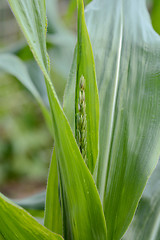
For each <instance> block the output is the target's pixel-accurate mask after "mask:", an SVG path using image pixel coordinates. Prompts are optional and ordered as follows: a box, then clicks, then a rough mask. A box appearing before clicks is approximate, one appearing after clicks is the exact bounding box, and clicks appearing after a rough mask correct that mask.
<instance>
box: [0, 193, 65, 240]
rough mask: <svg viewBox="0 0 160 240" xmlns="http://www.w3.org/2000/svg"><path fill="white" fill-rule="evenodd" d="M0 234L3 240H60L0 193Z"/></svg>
mask: <svg viewBox="0 0 160 240" xmlns="http://www.w3.org/2000/svg"><path fill="white" fill-rule="evenodd" d="M0 215H1V217H0V234H1V235H2V236H3V238H2V239H5V240H11V239H12V240H17V239H22V240H25V239H26V240H29V239H31V240H34V239H35V240H36V239H37V240H40V239H43V240H45V239H46V240H49V239H53V240H56V239H57V240H58V239H59V240H60V239H62V237H60V236H59V235H57V234H54V233H52V232H50V231H49V230H47V228H45V227H43V226H42V225H40V224H39V223H38V222H37V221H36V220H35V219H34V218H32V216H31V215H30V214H29V213H27V212H26V211H25V210H23V209H22V208H20V207H18V206H16V205H15V204H13V203H12V202H11V201H10V200H8V199H7V198H5V197H4V196H3V195H2V194H1V193H0Z"/></svg>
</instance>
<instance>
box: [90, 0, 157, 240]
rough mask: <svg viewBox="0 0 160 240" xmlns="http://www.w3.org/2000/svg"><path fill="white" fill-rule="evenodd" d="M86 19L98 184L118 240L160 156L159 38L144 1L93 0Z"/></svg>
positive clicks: (109, 224)
mask: <svg viewBox="0 0 160 240" xmlns="http://www.w3.org/2000/svg"><path fill="white" fill-rule="evenodd" d="M86 18H87V20H86V21H87V26H88V30H89V35H90V38H91V43H92V46H93V52H94V56H95V62H96V73H97V81H98V88H99V97H100V135H99V137H100V143H99V146H100V151H99V162H98V170H97V173H96V174H97V178H96V182H97V186H98V189H99V192H100V196H101V201H102V203H103V208H104V213H105V217H106V224H107V228H108V239H109V240H110V239H114V240H118V239H120V238H121V237H122V235H123V233H124V232H125V230H126V229H127V227H128V225H129V223H130V221H131V219H132V217H133V214H134V212H135V209H136V206H137V204H138V201H139V198H140V196H141V194H142V191H143V189H144V187H145V184H146V182H147V179H148V177H149V176H150V175H151V173H152V171H153V169H154V167H155V165H156V163H157V161H158V157H159V154H160V107H159V106H160V61H159V59H160V38H159V36H158V35H157V34H156V33H155V32H154V30H153V28H152V26H151V23H150V19H149V14H148V12H147V8H146V5H145V1H139V0H136V1H132V0H124V1H121V0H119V1H117V0H113V1H112V2H111V1H109V0H95V1H93V2H92V3H91V4H90V5H88V8H87V9H86ZM96 174H95V175H96Z"/></svg>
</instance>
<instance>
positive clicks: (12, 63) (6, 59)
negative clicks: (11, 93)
mask: <svg viewBox="0 0 160 240" xmlns="http://www.w3.org/2000/svg"><path fill="white" fill-rule="evenodd" d="M0 71H3V72H5V73H8V74H10V75H12V76H14V77H16V78H17V79H18V80H19V81H20V82H21V83H22V84H23V85H24V86H25V87H26V88H27V89H28V90H29V91H30V93H32V95H33V96H34V97H35V99H36V100H37V102H38V103H39V106H40V108H41V110H42V113H43V115H44V117H45V120H46V123H47V125H48V127H49V129H50V130H51V129H52V123H51V117H50V114H49V111H48V109H47V107H46V104H45V102H44V100H43V98H42V97H41V94H40V92H39V90H38V89H37V88H36V86H35V84H34V82H33V80H32V79H31V77H30V75H29V73H28V70H27V67H26V66H25V64H24V63H23V62H22V60H21V59H20V58H18V57H16V56H14V55H12V54H7V53H6V54H5V53H3V54H0Z"/></svg>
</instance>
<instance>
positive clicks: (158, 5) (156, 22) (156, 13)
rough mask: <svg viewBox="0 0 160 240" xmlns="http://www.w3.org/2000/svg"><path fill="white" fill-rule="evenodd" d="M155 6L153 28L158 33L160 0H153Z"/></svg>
mask: <svg viewBox="0 0 160 240" xmlns="http://www.w3.org/2000/svg"><path fill="white" fill-rule="evenodd" d="M152 2H153V8H152V11H151V19H152V24H153V28H154V29H155V31H156V32H157V33H159V34H160V14H159V13H160V1H159V0H153V1H152Z"/></svg>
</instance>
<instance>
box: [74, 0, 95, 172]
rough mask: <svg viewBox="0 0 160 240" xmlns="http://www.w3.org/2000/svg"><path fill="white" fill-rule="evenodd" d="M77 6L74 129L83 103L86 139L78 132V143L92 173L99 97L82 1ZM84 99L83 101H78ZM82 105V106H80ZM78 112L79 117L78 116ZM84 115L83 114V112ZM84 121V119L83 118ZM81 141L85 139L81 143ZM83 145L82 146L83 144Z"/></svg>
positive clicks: (77, 124) (77, 127)
mask: <svg viewBox="0 0 160 240" xmlns="http://www.w3.org/2000/svg"><path fill="white" fill-rule="evenodd" d="M77 7H78V27H77V28H78V43H77V81H76V130H77V129H79V122H80V121H81V119H79V118H82V117H85V116H82V114H83V113H82V114H81V109H79V108H81V107H82V108H83V105H84V104H85V105H86V109H85V112H86V113H85V114H86V120H87V122H86V128H85V126H84V128H85V130H84V131H86V134H87V136H86V141H85V140H83V135H82V133H80V145H81V144H82V148H84V147H85V145H87V149H86V152H87V153H86V155H87V156H86V158H87V160H86V163H87V165H88V167H89V169H90V171H91V173H93V170H94V167H95V164H96V161H97V156H98V134H99V97H98V89H97V82H96V73H95V64H94V58H93V52H92V46H91V43H90V40H89V36H88V31H87V28H86V24H85V18H84V6H83V1H82V0H78V1H77ZM81 78H84V83H81ZM80 85H84V86H82V87H83V88H85V89H84V90H83V91H84V96H82V97H81V96H80V94H81V92H82V90H81V89H80V88H81V86H80ZM79 98H84V99H81V100H80V101H84V103H82V104H81V103H79ZM81 105H82V106H81ZM79 114H81V115H80V117H79ZM83 115H84V114H83ZM84 121H85V120H84ZM78 135H79V134H78V132H77V131H76V138H78ZM81 141H82V142H83V141H85V142H84V143H81ZM83 145H84V146H83Z"/></svg>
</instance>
